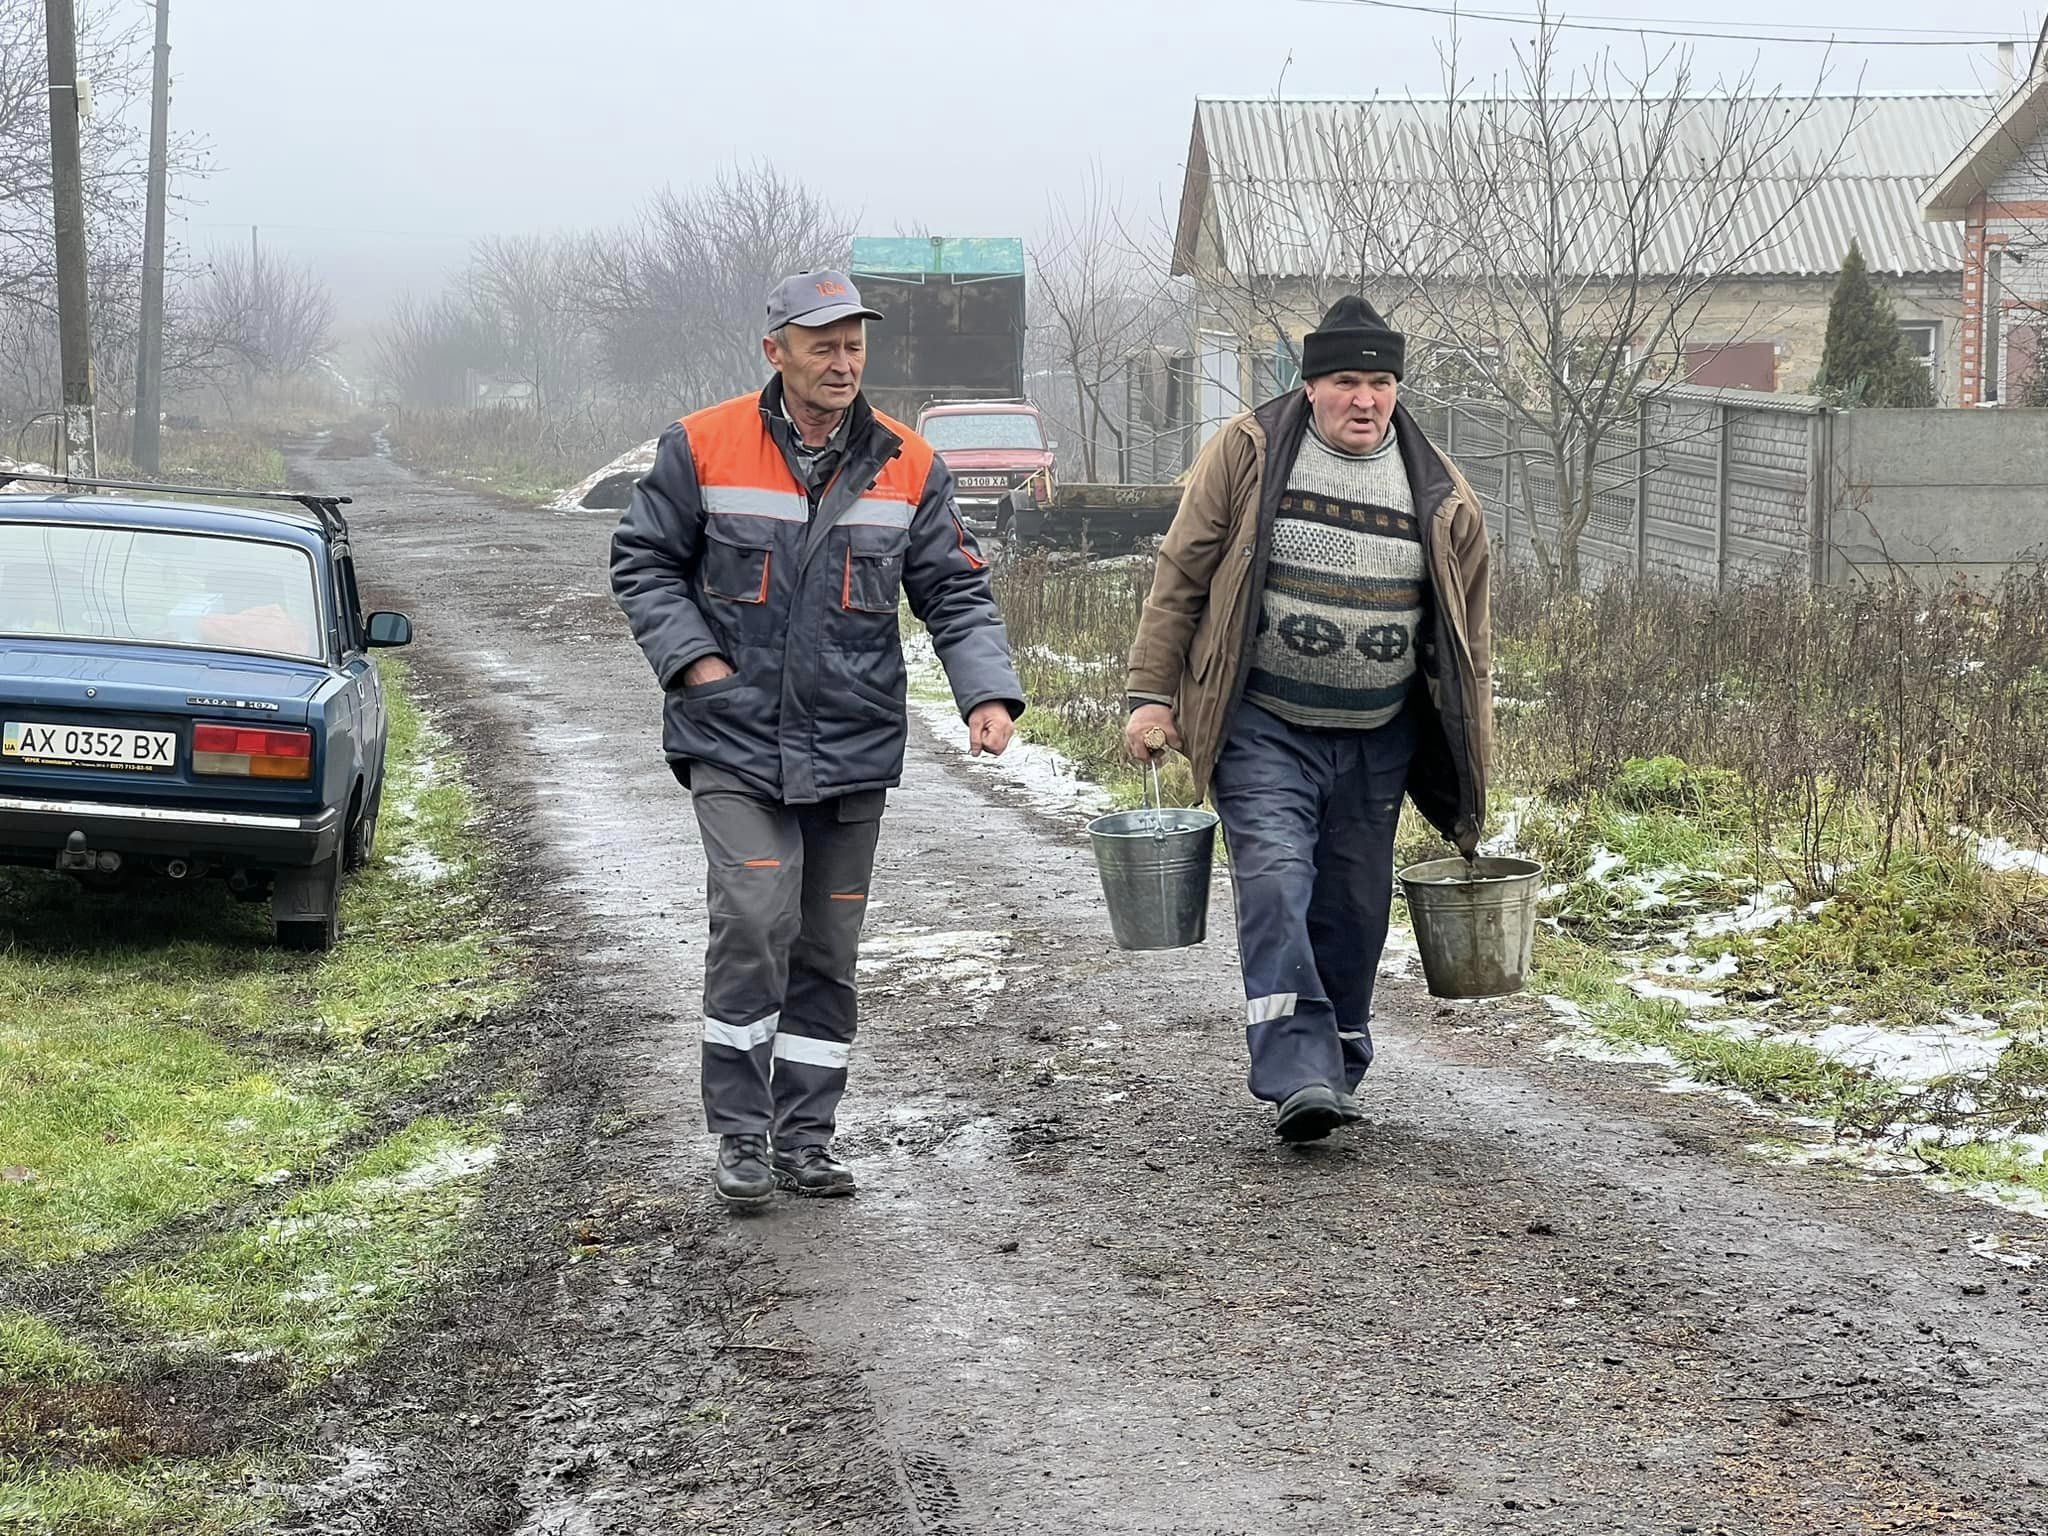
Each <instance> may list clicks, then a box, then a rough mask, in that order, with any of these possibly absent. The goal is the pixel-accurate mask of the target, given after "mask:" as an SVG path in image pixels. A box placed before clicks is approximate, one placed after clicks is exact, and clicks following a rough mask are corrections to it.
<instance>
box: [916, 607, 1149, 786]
mask: <svg viewBox="0 0 2048 1536" xmlns="http://www.w3.org/2000/svg"><path fill="white" fill-rule="evenodd" d="M903 655H904V660H905V662H906V663H908V665H909V667H910V671H911V676H912V678H913V680H915V679H917V678H919V677H922V678H924V679H925V680H926V681H942V680H943V679H944V677H945V673H944V671H943V670H942V669H941V668H940V666H939V664H938V661H937V659H936V658H935V657H934V656H933V655H932V651H931V645H930V642H929V641H926V640H925V639H924V638H923V637H922V636H918V637H917V638H916V639H915V640H914V641H912V640H908V639H906V642H905V644H904V647H903ZM910 706H911V708H912V709H914V710H916V711H917V714H918V717H919V718H920V719H922V720H923V721H924V723H925V726H926V728H927V729H929V730H930V731H931V733H932V734H933V735H934V736H936V737H937V738H938V739H939V741H940V743H941V744H942V745H944V746H947V747H950V748H952V750H954V751H955V752H958V753H960V754H962V755H963V756H964V755H966V753H967V722H966V721H965V720H962V719H961V718H960V711H959V710H957V709H956V708H954V707H953V705H952V703H951V702H950V701H947V700H940V699H928V698H919V697H918V696H917V695H916V693H914V692H913V693H912V695H911V699H910ZM973 761H974V762H975V763H976V764H978V765H979V764H986V765H987V767H988V770H989V771H990V772H991V773H994V774H996V775H998V776H1000V777H1001V778H1003V779H1005V780H1007V781H1008V782H1009V783H1010V784H1011V785H1012V786H1013V787H1014V788H1016V789H1017V790H1019V791H1020V792H1021V793H1022V794H1023V795H1024V797H1025V798H1026V799H1027V800H1029V801H1030V802H1031V803H1032V805H1034V806H1035V807H1037V808H1038V809H1039V810H1041V811H1045V812H1047V813H1048V814H1050V815H1054V816H1059V817H1063V818H1066V819H1069V820H1079V821H1087V820H1091V819H1093V818H1094V817H1097V816H1101V815H1103V814H1105V813H1106V812H1108V811H1110V810H1113V809H1114V805H1113V804H1112V802H1111V800H1110V798H1109V796H1108V795H1106V794H1104V793H1103V791H1102V788H1101V786H1100V785H1098V784H1095V783H1093V782H1091V781H1090V780H1088V779H1085V778H1083V777H1082V776H1081V772H1080V770H1079V769H1078V768H1076V767H1075V766H1074V764H1073V763H1072V762H1071V761H1070V760H1069V759H1067V758H1066V757H1065V756H1063V755H1062V754H1060V753H1058V752H1055V751H1053V749H1052V748H1050V747H1046V746H1040V745H1039V744H1038V743H1037V742H1031V741H1025V740H1024V739H1023V738H1022V737H1015V738H1012V740H1011V742H1010V745H1009V749H1008V750H1007V751H1005V752H1004V753H1003V755H1002V756H1001V757H988V756H986V755H984V756H982V757H979V758H975V759H973Z"/></svg>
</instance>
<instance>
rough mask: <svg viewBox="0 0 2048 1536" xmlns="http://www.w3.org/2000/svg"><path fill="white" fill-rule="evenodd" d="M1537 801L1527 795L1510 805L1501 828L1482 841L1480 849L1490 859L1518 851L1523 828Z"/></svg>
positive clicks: (1503, 856)
mask: <svg viewBox="0 0 2048 1536" xmlns="http://www.w3.org/2000/svg"><path fill="white" fill-rule="evenodd" d="M1536 803H1537V802H1536V801H1534V800H1531V799H1528V798H1526V797H1525V798H1522V799H1518V800H1516V801H1514V802H1513V803H1512V804H1511V805H1509V807H1508V813H1507V816H1506V817H1505V818H1504V819H1503V820H1502V822H1501V828H1500V830H1499V831H1498V832H1496V833H1494V834H1493V836H1491V837H1489V838H1488V839H1487V840H1486V841H1485V842H1483V843H1481V844H1480V845H1479V851H1480V852H1481V853H1482V854H1484V855H1485V856H1486V857H1487V858H1489V859H1499V858H1505V857H1507V856H1509V855H1511V854H1513V853H1516V852H1518V851H1519V849H1520V847H1521V839H1522V828H1523V826H1524V825H1525V824H1526V823H1527V821H1528V819H1529V812H1530V811H1531V810H1533V809H1534V808H1535V806H1536Z"/></svg>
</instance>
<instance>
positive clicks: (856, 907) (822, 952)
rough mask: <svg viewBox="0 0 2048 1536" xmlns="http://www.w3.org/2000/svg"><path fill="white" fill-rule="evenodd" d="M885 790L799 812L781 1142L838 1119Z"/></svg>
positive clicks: (822, 1136) (827, 1136) (828, 1129)
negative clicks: (800, 858) (799, 887)
mask: <svg viewBox="0 0 2048 1536" xmlns="http://www.w3.org/2000/svg"><path fill="white" fill-rule="evenodd" d="M884 798H885V797H884V796H883V795H882V793H881V792H880V791H875V792H873V793H870V794H863V795H848V796H846V797H844V798H843V799H840V800H835V801H829V802H827V803H825V804H823V805H818V806H806V807H805V808H804V809H803V811H802V813H801V821H802V827H803V841H804V880H803V928H802V931H801V932H800V933H799V934H798V935H797V939H796V944H795V947H794V948H793V949H792V950H791V951H790V957H789V983H788V987H787V989H786V990H785V991H784V993H783V1001H782V1028H781V1032H780V1033H779V1034H778V1035H777V1036H776V1039H775V1082H774V1089H775V1141H776V1145H777V1146H781V1147H800V1146H806V1145H817V1146H823V1145H824V1144H825V1143H826V1142H829V1141H830V1140H831V1139H832V1131H833V1127H834V1126H835V1125H836V1124H837V1122H838V1117H839V1100H840V1098H841V1096H842V1095H843V1094H844V1093H845V1092H846V1069H847V1064H848V1062H849V1060H850V1059H851V1057H852V1053H853V1037H854V1033H855V1030H856V1028H857V1027H858V1022H859V1007H858V994H857V991H856V986H855V973H856V966H857V965H858V963H859V960H860V930H861V923H862V921H863V920H864V919H865V918H866V916H867V910H868V886H869V882H870V881H871V879H872V878H873V875H874V867H875V844H876V841H877V839H878V838H879V837H880V835H881V830H882V823H881V813H882V804H883V800H884Z"/></svg>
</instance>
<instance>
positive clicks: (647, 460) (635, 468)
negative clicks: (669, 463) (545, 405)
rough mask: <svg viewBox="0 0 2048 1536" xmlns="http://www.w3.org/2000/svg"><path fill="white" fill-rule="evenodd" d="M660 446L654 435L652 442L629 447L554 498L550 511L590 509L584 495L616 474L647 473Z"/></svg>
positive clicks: (614, 508) (550, 503)
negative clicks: (585, 505)
mask: <svg viewBox="0 0 2048 1536" xmlns="http://www.w3.org/2000/svg"><path fill="white" fill-rule="evenodd" d="M660 446H661V439H660V438H655V439H653V440H652V441H650V442H645V443H642V444H641V445H640V446H639V447H637V448H628V449H627V450H626V451H625V452H624V453H622V454H620V455H619V456H618V457H617V458H616V459H613V460H612V461H611V463H609V464H607V465H605V466H604V468H602V469H600V470H597V471H595V472H593V473H592V474H589V475H586V476H585V477H584V478H583V479H581V480H579V481H577V482H576V484H574V485H572V486H570V487H569V489H567V490H566V491H564V492H562V494H561V495H559V496H557V497H556V498H555V499H554V500H553V501H551V502H549V503H548V510H549V511H551V512H582V511H585V510H588V509H586V508H585V507H584V505H583V498H584V497H586V496H588V495H589V494H590V493H591V492H592V491H594V490H596V489H597V488H598V487H599V486H600V485H602V484H603V483H604V482H605V481H607V480H609V479H611V478H612V477H613V476H614V475H634V476H639V475H644V474H646V473H647V472H648V471H649V470H650V469H652V468H654V455H655V451H656V450H657V449H658V448H660ZM595 510H602V511H608V512H614V513H615V512H617V511H618V508H616V507H606V508H600V509H595Z"/></svg>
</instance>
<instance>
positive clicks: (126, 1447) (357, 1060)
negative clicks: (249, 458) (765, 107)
mask: <svg viewBox="0 0 2048 1536" xmlns="http://www.w3.org/2000/svg"><path fill="white" fill-rule="evenodd" d="M386 677H387V683H388V684H389V696H390V699H391V711H392V741H391V757H390V770H389V779H388V782H387V785H386V788H385V794H384V802H383V816H382V825H381V828H380V835H379V847H378V857H377V860H376V862H375V863H373V865H372V866H371V867H370V868H369V869H367V870H365V871H362V872H361V873H359V874H358V875H356V876H354V877H352V878H351V880H350V883H349V885H348V886H347V887H346V889H345V894H344V935H343V940H342V943H341V944H340V945H339V946H338V947H337V948H336V949H335V950H334V951H333V952H332V953H331V954H329V955H325V956H321V957H317V958H314V957H301V956H293V955H289V954H286V953H284V952H282V951H279V950H278V949H276V948H275V947H274V946H273V945H272V943H271V942H270V938H269V931H268V922H267V917H266V914H265V913H264V912H263V910H262V909H261V908H260V907H247V906H243V905H240V904H238V903H236V902H234V901H232V900H231V899H230V898H229V897H228V896H227V894H226V893H225V891H224V890H221V889H219V888H217V887H215V886H205V887H198V888H191V889H178V888H164V887H159V888H157V889H154V890H152V889H150V888H149V887H146V886H145V887H138V888H136V889H135V890H132V891H130V892H127V893H123V894H119V895H98V894H91V893H87V892H84V891H82V890H80V889H79V888H77V887H76V886H75V885H73V884H72V883H70V882H68V881H64V880H59V879H57V878H55V877H53V876H42V875H37V874H33V873H21V872H0V1149H4V1152H0V1277H4V1276H5V1275H6V1273H7V1272H8V1271H9V1270H14V1271H16V1272H19V1271H23V1270H35V1269H38V1268H42V1267H46V1266H49V1265H51V1264H56V1263H62V1262H65V1261H70V1260H77V1259H81V1258H89V1257H91V1256H93V1255H118V1254H119V1252H120V1250H122V1249H123V1248H125V1247H128V1246H130V1245H141V1246H143V1247H145V1248H146V1250H147V1251H148V1252H149V1253H150V1254H151V1257H150V1259H149V1260H148V1261H147V1262H139V1263H136V1264H132V1265H125V1266H124V1265H121V1263H120V1260H119V1258H118V1257H115V1258H113V1259H112V1261H111V1262H113V1263H114V1264H115V1265H116V1266H117V1267H116V1268H115V1269H114V1270H113V1271H112V1272H111V1274H110V1277H109V1278H107V1279H106V1280H105V1282H104V1289H103V1293H102V1296H101V1300H102V1302H103V1303H104V1305H105V1306H106V1307H107V1308H108V1309H109V1310H110V1311H111V1313H112V1315H113V1316H115V1317H116V1318H118V1319H119V1320H120V1321H121V1323H122V1324H123V1325H124V1328H125V1329H126V1332H125V1333H124V1334H123V1335H122V1336H120V1337H118V1338H116V1339H113V1340H98V1341H88V1340H84V1339H79V1338H73V1337H70V1336H68V1335H67V1334H66V1333H65V1331H64V1330H63V1329H62V1328H60V1327H59V1326H57V1324H56V1323H55V1322H54V1321H53V1320H52V1319H51V1318H48V1317H43V1316H39V1315H36V1314H35V1313H33V1312H30V1311H26V1310H22V1309H20V1308H0V1532H14V1531H38V1532H39V1531H45V1530H48V1531H65V1532H76V1531H93V1532H101V1531H105V1532H118V1533H128V1532H134V1533H138V1536H139V1533H150V1536H170V1533H179V1536H184V1533H188V1532H203V1533H208V1536H212V1533H226V1532H231V1531H240V1530H244V1529H249V1528H252V1526H251V1522H252V1521H253V1520H255V1519H256V1518H257V1513H260V1511H257V1510H256V1506H254V1505H251V1504H249V1503H248V1501H247V1500H245V1499H244V1498H243V1497H242V1496H241V1494H240V1493H239V1492H237V1491H236V1490H237V1489H238V1487H239V1486H240V1482H241V1478H242V1473H243V1471H244V1470H246V1468H245V1466H244V1462H243V1461H242V1460H239V1459H232V1458H231V1459H227V1460H222V1459H219V1458H213V1457H208V1458H202V1459H198V1460H190V1459H181V1453H176V1452H174V1451H163V1452H158V1451H156V1450H153V1449H152V1448H151V1447H149V1446H140V1447H138V1444H137V1442H136V1441H135V1439H134V1438H133V1437H132V1436H129V1437H127V1438H124V1435H125V1434H126V1432H125V1431H124V1430H123V1429H122V1427H121V1425H122V1424H123V1423H124V1422H125V1419H124V1418H123V1416H124V1415H127V1414H132V1413H133V1412H134V1411H135V1410H134V1406H133V1405H134V1402H135V1401H137V1399H136V1397H135V1393H136V1391H137V1390H139V1388H138V1386H137V1385H136V1384H144V1383H147V1382H148V1381H149V1380H150V1379H151V1377H152V1374H153V1373H154V1372H155V1371H156V1370H157V1369H159V1368H160V1366H161V1365H162V1364H163V1363H164V1362H165V1361H167V1360H172V1359H176V1360H182V1361H187V1362H197V1363H201V1364H204V1363H206V1362H209V1361H211V1362H215V1366H216V1368H219V1369H227V1370H230V1371H232V1369H233V1367H232V1366H231V1365H220V1364H219V1357H220V1356H222V1355H223V1354H232V1355H234V1356H236V1357H238V1358H242V1359H248V1358H250V1357H259V1358H262V1359H263V1360H265V1361H266V1362H267V1363H266V1366H265V1369H266V1371H268V1372H269V1379H272V1380H276V1379H279V1377H280V1376H281V1378H282V1379H283V1380H285V1381H287V1382H289V1383H291V1384H292V1385H294V1386H295V1387H297V1386H304V1385H306V1384H308V1383H311V1382H315V1381H318V1380H320V1379H322V1378H323V1377H326V1376H328V1375H331V1374H332V1373H334V1372H336V1371H339V1370H342V1369H345V1368H346V1367H347V1366H349V1365H350V1364H352V1363H354V1362H356V1361H359V1360H361V1359H364V1358H366V1357H367V1356H368V1355H370V1354H372V1353H373V1352H375V1351H376V1350H377V1349H379V1348H380V1347H382V1346H383V1344H384V1343H385V1342H386V1341H387V1340H388V1339H389V1338H390V1336H391V1334H392V1331H393V1329H394V1327H395V1326H396V1325H397V1324H398V1323H399V1321H400V1320H401V1319H402V1318H403V1316H404V1315H405V1312H406V1309H407V1307H408V1305H409V1304H410V1303H412V1302H414V1301H416V1300H417V1299H418V1298H419V1297H420V1296H421V1295H422V1294H423V1293H424V1292H425V1291H426V1290H428V1289H429V1288H430V1287H432V1286H433V1285H434V1284H435V1283H436V1282H437V1280H438V1279H440V1278H441V1277H442V1276H444V1275H445V1274H446V1273H447V1272H448V1270H449V1267H450V1266H451V1265H452V1264H454V1263H455V1262H457V1261H458V1259H459V1253H460V1240H461V1233H462V1229H463V1228H462V1221H463V1217H464V1216H465V1215H466V1214H467V1212H468V1210H469V1208H470V1204H471V1202H472V1201H473V1199H474V1194H475V1190H476V1188H477V1186H478V1184H479V1182H480V1179H481V1176H482V1172H483V1169H484V1167H485V1166H486V1164H487V1162H488V1158H489V1154H490V1147H491V1137H490V1134H489V1131H488V1129H487V1126H488V1125H489V1123H490V1122H489V1119H488V1110H487V1109H486V1110H485V1111H484V1112H483V1113H482V1114H480V1116H479V1118H478V1120H477V1121H475V1122H472V1123H455V1122H450V1121H447V1120H443V1119H438V1118H427V1119H418V1120H413V1121H411V1122H410V1123H407V1121H406V1118H405V1116H404V1115H403V1114H394V1109H395V1106H396V1105H397V1104H398V1103H400V1102H402V1100H403V1097H404V1095H405V1094H406V1093H407V1092H408V1091H409V1090H412V1089H414V1088H416V1087H418V1086H419V1085H421V1084H423V1083H425V1082H427V1081H429V1080H431V1079H433V1078H434V1077H436V1076H437V1075H438V1074H440V1073H441V1072H442V1071H443V1070H444V1069H445V1068H447V1067H448V1066H449V1065H450V1064H451V1062H453V1061H454V1059H455V1058H456V1056H457V1055H458V1054H459V1052H460V1051H461V1049H462V1046H463V1042H464V1040H465V1038H466V1036H467V1033H468V1026H470V1025H471V1024H472V1023H473V1022H475V1021H477V1020H479V1019H482V1018H484V1017H485V1016H486V1015H488V1014H490V1013H491V1012H493V1011H494V1010H497V1009H501V1008H503V1007H506V1006H508V1005H510V1004H512V1003H514V1002H516V1001H517V999H518V997H519V996H520V993H521V990H522V986H523V984H522V982H521V981H520V979H519V975H518V972H519V966H518V960H517V956H516V953H515V952H514V950H513V948H512V946H511V944H510V942H509V941H508V940H507V939H506V938H505V937H504V936H503V935H502V934H501V933H500V932H498V931H497V930H496V929H495V928H494V927H493V925H492V924H491V922H490V921H489V915H488V911H487V908H486V898H487V890H486V879H487V875H488V873H489V867H488V856H487V850H486V848H485V846H484V844H483V842H482V839H481V837H480V836H479V834H478V832H477V831H476V828H475V805H474V802H473V800H472V798H471V796H470V794H469V792H468V790H467V789H466V788H465V787H464V785H463V784H462V782H461V781H460V779H459V778H458V777H457V776H456V775H455V774H454V772H453V765H452V756H451V753H450V750H449V748H448V745H447V743H446V742H445V741H443V740H441V739H440V738H438V737H437V736H436V735H435V734H434V733H433V731H432V730H431V728H430V727H429V726H428V725H427V723H426V722H425V721H424V720H423V719H422V718H421V716H420V713H419V711H418V710H417V708H416V707H415V706H414V704H413V703H412V701H411V699H410V697H409V695H408V692H407V689H406V686H405V682H406V680H405V673H404V670H403V668H402V667H401V666H396V665H391V664H388V663H387V664H386ZM365 1143H366V1145H365ZM352 1147H355V1148H358V1149H356V1150H351V1148H352ZM180 1223H191V1225H192V1230H193V1232H194V1233H195V1236H194V1237H193V1238H192V1239H190V1240H189V1241H185V1242H182V1243H181V1242H180V1241H179V1240H178V1239H177V1238H176V1237H175V1236H169V1238H168V1240H166V1236H167V1235H168V1234H175V1233H176V1232H177V1231H178V1230H179V1224H180ZM84 1273H86V1274H88V1275H89V1274H90V1273H91V1271H90V1270H87V1271H84ZM145 1395H146V1392H145ZM10 1413H11V1414H12V1419H11V1420H10V1418H9V1414H10ZM110 1415H111V1418H110V1417H109V1416H110ZM53 1416H54V1417H53ZM10 1424H11V1428H10ZM52 1424H57V1425H60V1426H61V1428H60V1429H57V1430H53V1429H52V1428H51V1425H52Z"/></svg>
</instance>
